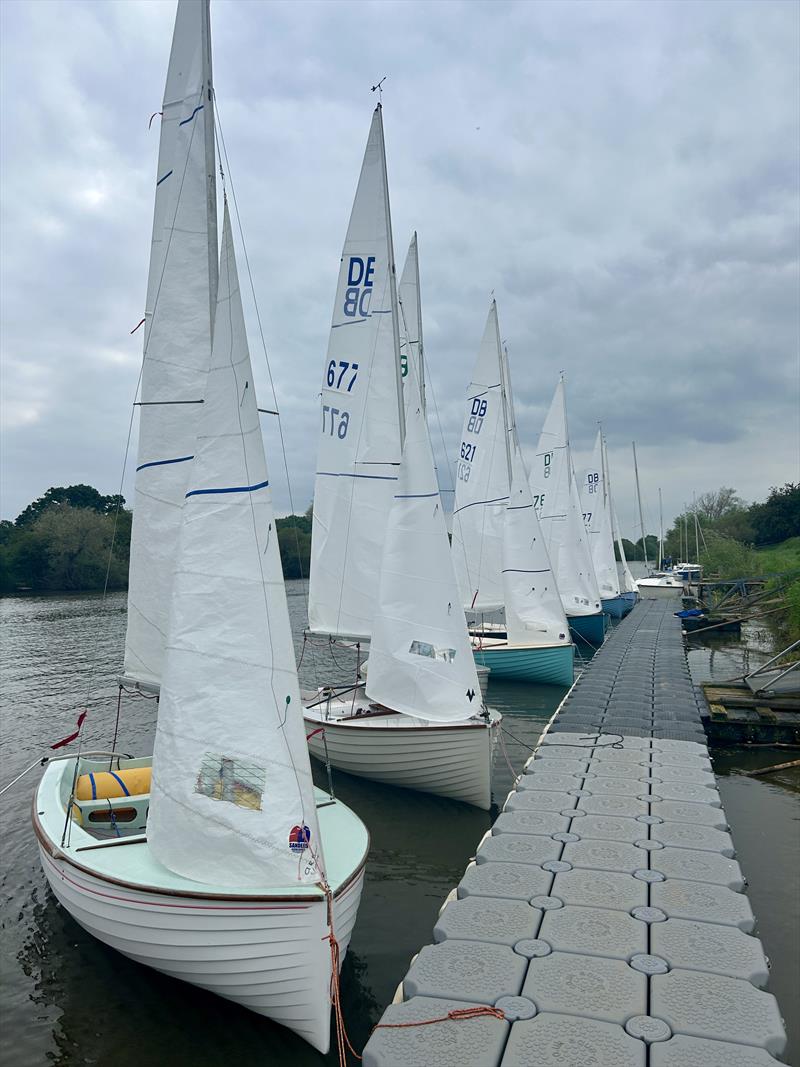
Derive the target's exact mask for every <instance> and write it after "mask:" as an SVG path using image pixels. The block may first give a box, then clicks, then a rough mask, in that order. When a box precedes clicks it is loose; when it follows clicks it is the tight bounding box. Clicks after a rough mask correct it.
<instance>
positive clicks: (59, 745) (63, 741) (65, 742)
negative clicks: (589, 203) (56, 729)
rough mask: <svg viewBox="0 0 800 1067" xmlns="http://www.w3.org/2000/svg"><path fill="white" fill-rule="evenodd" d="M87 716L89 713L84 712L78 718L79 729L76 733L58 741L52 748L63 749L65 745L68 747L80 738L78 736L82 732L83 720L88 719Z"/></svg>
mask: <svg viewBox="0 0 800 1067" xmlns="http://www.w3.org/2000/svg"><path fill="white" fill-rule="evenodd" d="M86 715H87V712H85V711H82V712H81V713H80V715H79V716H78V725H77V729H76V730H75V732H74V733H72V734H70V735H69V737H62V738H61V740H60V741H56V743H55V744H54V745H51V746H50V748H63V747H64V745H68V744H69V743H70V742H71V741H74V740H75V738H76V737H77V736H78V734H79V733H80V732H81V727H82V726H83V720H84V719H85V718H86Z"/></svg>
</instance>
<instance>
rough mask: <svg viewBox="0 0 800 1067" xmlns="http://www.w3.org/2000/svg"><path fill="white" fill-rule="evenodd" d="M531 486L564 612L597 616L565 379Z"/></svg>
mask: <svg viewBox="0 0 800 1067" xmlns="http://www.w3.org/2000/svg"><path fill="white" fill-rule="evenodd" d="M530 486H531V493H532V494H533V503H534V505H535V507H536V510H537V512H538V514H539V522H540V524H541V527H542V532H543V533H544V535H545V538H546V540H547V551H548V554H549V556H550V562H551V563H552V565H553V568H554V570H555V573H556V581H557V583H558V590H559V593H560V594H561V602H562V604H563V605H564V610H565V612H566V613H567V615H568V616H569V615H593V614H594V613H596V612H598V611H600V609H601V605H600V594H599V590H598V588H597V581H596V578H595V575H594V568H593V566H592V558H591V554H590V552H589V546H588V543H587V538H586V532H585V530H584V526H583V517H582V513H581V505H580V500H579V498H578V490H577V487H576V485H575V478H574V475H573V472H572V459H571V456H570V448H569V436H568V431H567V411H566V400H565V396H564V382H563V380H562V381H560V382H559V383H558V385H557V387H556V392H555V396H554V397H553V402H552V404H551V405H550V410H549V411H548V413H547V418H546V419H545V423H544V426H543V428H542V432H541V435H540V437H539V443H538V445H537V448H536V456H535V459H534V463H533V467H532V469H531V473H530Z"/></svg>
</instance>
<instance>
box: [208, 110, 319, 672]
mask: <svg viewBox="0 0 800 1067" xmlns="http://www.w3.org/2000/svg"><path fill="white" fill-rule="evenodd" d="M212 92H213V94H214V139H215V141H216V143H217V152H218V155H219V158H220V173H221V174H222V184H223V189H224V188H225V175H224V173H223V172H222V159H223V158H224V160H225V168H226V170H227V172H228V182H229V183H230V190H231V201H232V203H233V210H234V214H235V215H236V225H237V228H238V230H239V240H240V241H241V245H242V252H243V254H244V263H245V269H246V271H247V280H248V282H249V285H250V293H251V296H252V299H253V308H254V310H255V316H256V322H257V324H258V334H259V339H260V341H261V350H262V352H263V354H264V363H265V364H266V368H267V375H268V377H269V385H270V389H271V390H272V401H273V408H274V411H275V413H276V418H277V420H278V436H279V439H280V443H281V458H282V459H283V470H284V474H285V476H286V487H287V491H288V496H289V507H290V509H291V513H292V516H293V517H295V518H296V513H295V506H294V496H293V493H292V480H291V476H290V474H289V460H288V457H287V452H286V439H285V437H284V433H283V421H282V419H281V415H280V405H279V404H278V397H277V394H276V391H275V382H274V379H273V377H272V367H271V365H270V361H269V352H268V351H267V342H266V338H265V336H264V327H263V325H262V321H261V311H260V308H259V305H258V297H257V296H256V288H255V283H254V281H253V274H252V271H251V269H250V257H249V255H248V253H247V242H246V240H245V236H244V228H243V226H242V220H241V216H240V214H239V202H238V200H237V199H236V188H235V186H234V182H233V175H232V173H231V165H230V160H229V159H228V150H227V148H226V146H225V134H224V132H223V129H222V117H221V115H220V111H219V103H218V101H217V94H216V90H212ZM292 529H293V532H294V540H295V551H296V554H297V565H298V568H299V570H300V575H301V578H303V563H302V555H301V552H300V534H299V531H298V528H297V523H296V522H293V523H292ZM276 532H277V528H276ZM307 579H308V575H305V577H304V578H303V580H307ZM301 595H302V597H303V601H304V603H305V608H306V619H307V618H308V595H309V594H308V586H306V587H305V588H304V590H303V593H302V594H301ZM301 662H302V656H301ZM311 670H312V674H313V678H314V685H315V686H317V685H319V674H318V671H317V661H316V655H315V652H314V644H313V642H311Z"/></svg>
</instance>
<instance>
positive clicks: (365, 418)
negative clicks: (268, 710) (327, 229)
mask: <svg viewBox="0 0 800 1067" xmlns="http://www.w3.org/2000/svg"><path fill="white" fill-rule="evenodd" d="M399 347H400V337H399V328H398V315H397V292H396V281H395V266H394V251H393V248H392V230H391V219H390V215H389V192H388V187H387V180H386V157H385V149H384V138H383V119H382V111H381V106H380V104H379V105H378V107H377V108H376V109H375V113H374V115H373V117H372V125H371V127H370V132H369V138H368V140H367V148H366V152H365V154H364V162H363V165H362V167H361V176H360V178H359V181H358V188H357V190H356V197H355V201H354V203H353V211H352V214H351V216H350V224H349V226H348V229H347V237H346V239H345V243H344V250H343V252H342V260H341V266H340V268H339V283H338V286H337V290H336V303H335V305H334V309H333V322H332V325H331V332H330V340H329V342H328V354H327V356H326V360H325V370H324V374H323V381H322V411H321V415H322V426H321V431H320V439H319V449H318V453H317V473H316V480H315V485H314V524H313V528H312V535H311V574H310V585H309V627H310V629H311V630H312V631H313V632H315V633H323V634H332V635H342V636H344V635H347V636H351V637H361V638H366V637H369V636H370V633H371V630H372V615H373V611H374V605H375V600H376V598H377V594H378V579H379V567H380V558H381V550H382V547H383V539H384V533H385V530H386V519H387V516H388V514H389V509H390V507H391V502H392V498H393V496H394V492H395V489H396V485H397V475H398V468H399V464H400V423H401V420H402V418H403V412H402V400H400V402H399V403H398V395H400V396H402V390H401V389H399V388H398V379H399V375H400V354H399Z"/></svg>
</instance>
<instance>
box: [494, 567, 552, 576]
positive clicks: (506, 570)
mask: <svg viewBox="0 0 800 1067" xmlns="http://www.w3.org/2000/svg"><path fill="white" fill-rule="evenodd" d="M548 570H549V567H542V568H540V569H539V570H538V571H528V570H521V569H520V568H519V567H503V571H502V573H503V574H547V572H548Z"/></svg>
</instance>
